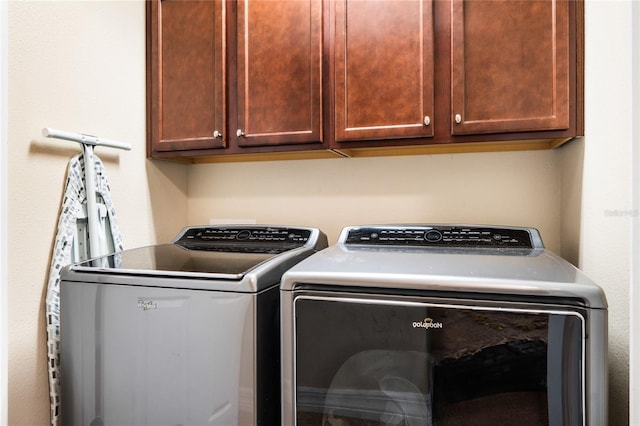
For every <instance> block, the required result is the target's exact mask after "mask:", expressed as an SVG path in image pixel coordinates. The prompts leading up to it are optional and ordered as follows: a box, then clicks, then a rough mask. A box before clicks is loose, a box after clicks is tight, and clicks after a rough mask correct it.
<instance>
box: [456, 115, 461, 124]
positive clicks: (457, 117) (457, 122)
mask: <svg viewBox="0 0 640 426" xmlns="http://www.w3.org/2000/svg"><path fill="white" fill-rule="evenodd" d="M455 120H456V124H460V123H462V116H461V115H460V114H456V117H455Z"/></svg>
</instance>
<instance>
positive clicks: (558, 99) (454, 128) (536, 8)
mask: <svg viewBox="0 0 640 426" xmlns="http://www.w3.org/2000/svg"><path fill="white" fill-rule="evenodd" d="M452 1H453V4H452V9H451V11H452V16H451V22H452V50H451V51H452V77H451V84H452V88H451V132H452V134H471V133H475V134H480V133H499V132H517V131H537V130H561V129H567V128H568V127H569V96H570V93H569V19H568V11H569V8H568V3H567V2H566V1H562V0H529V1H513V0H473V1H463V0H452Z"/></svg>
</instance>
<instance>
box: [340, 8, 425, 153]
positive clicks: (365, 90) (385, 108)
mask: <svg viewBox="0 0 640 426" xmlns="http://www.w3.org/2000/svg"><path fill="white" fill-rule="evenodd" d="M334 13H335V35H334V37H335V43H334V49H335V51H334V57H335V64H334V67H335V71H334V84H335V138H336V140H337V141H349V140H363V139H365V140H366V139H384V138H412V137H431V136H433V130H432V129H433V126H432V125H431V123H430V120H431V118H433V84H434V83H433V69H434V66H433V5H432V3H431V1H428V0H425V1H422V0H406V1H376V0H337V1H336V2H335V12H334ZM425 117H428V118H427V119H426V122H427V123H428V124H425Z"/></svg>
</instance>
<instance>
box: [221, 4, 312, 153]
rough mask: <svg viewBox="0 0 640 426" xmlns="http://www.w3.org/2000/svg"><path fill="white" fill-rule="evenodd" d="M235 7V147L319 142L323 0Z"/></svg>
mask: <svg viewBox="0 0 640 426" xmlns="http://www.w3.org/2000/svg"><path fill="white" fill-rule="evenodd" d="M237 7H238V20H237V26H238V29H237V36H238V39H237V41H238V43H237V69H238V71H237V85H238V91H237V114H235V116H236V117H235V118H236V120H237V123H233V119H234V117H230V118H231V120H230V129H233V132H235V133H236V134H237V144H238V145H239V146H241V147H249V146H267V145H283V144H307V143H315V142H317V143H319V142H321V141H322V132H321V123H322V101H321V93H322V74H321V71H322V2H321V1H320V0H304V1H301V0H241V1H239V2H238V4H237ZM234 124H236V126H234Z"/></svg>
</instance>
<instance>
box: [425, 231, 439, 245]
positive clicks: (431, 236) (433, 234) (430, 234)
mask: <svg viewBox="0 0 640 426" xmlns="http://www.w3.org/2000/svg"><path fill="white" fill-rule="evenodd" d="M424 239H425V240H427V241H429V242H432V243H436V242H438V241H440V240H441V239H442V234H441V233H440V231H438V230H435V229H430V230H429V231H427V232H425V234H424Z"/></svg>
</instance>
